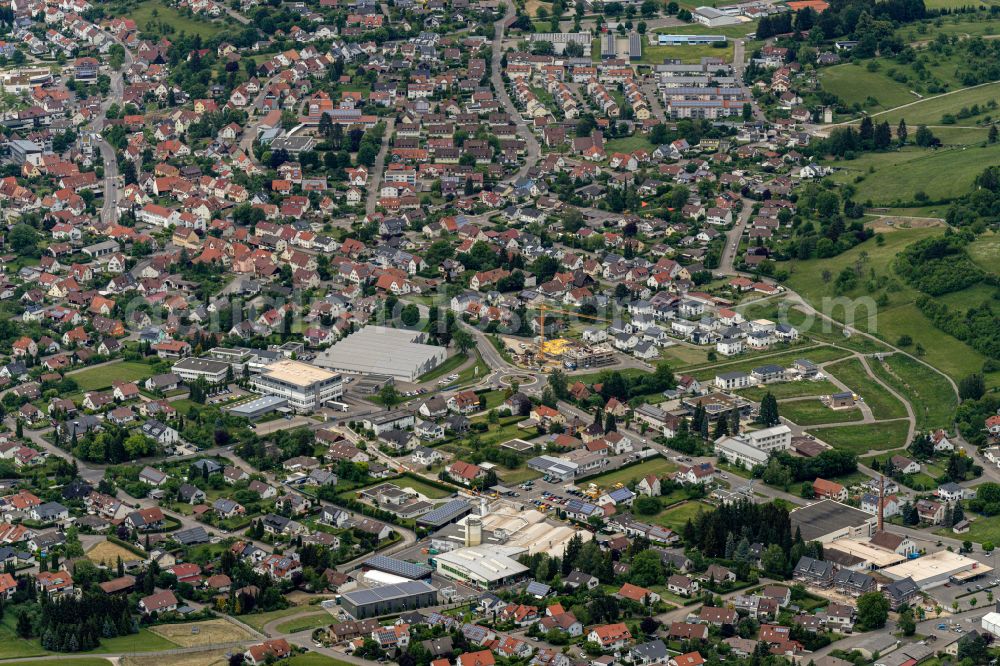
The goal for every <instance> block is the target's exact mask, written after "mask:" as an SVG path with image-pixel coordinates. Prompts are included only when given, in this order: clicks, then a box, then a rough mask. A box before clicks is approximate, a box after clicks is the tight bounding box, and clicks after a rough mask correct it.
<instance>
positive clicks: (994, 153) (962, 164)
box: [829, 118, 1000, 206]
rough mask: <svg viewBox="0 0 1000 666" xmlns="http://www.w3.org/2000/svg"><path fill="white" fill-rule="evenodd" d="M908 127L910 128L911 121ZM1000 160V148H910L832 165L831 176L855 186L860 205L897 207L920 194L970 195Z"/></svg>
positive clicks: (999, 145)
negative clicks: (990, 166)
mask: <svg viewBox="0 0 1000 666" xmlns="http://www.w3.org/2000/svg"><path fill="white" fill-rule="evenodd" d="M897 122H898V121H897ZM906 123H907V125H909V123H910V119H909V118H907V119H906ZM998 160H1000V143H995V144H992V145H986V146H980V145H972V146H952V147H946V148H938V149H936V150H935V149H931V148H919V147H917V146H908V147H906V148H903V149H902V150H898V151H892V152H888V153H867V154H865V155H863V156H861V157H859V158H857V159H854V160H841V161H835V162H830V163H829V164H830V165H831V166H833V167H834V168H836V169H837V171H835V172H834V174H833V176H832V178H833V180H834V181H835V182H839V183H852V184H853V185H854V187H855V189H856V194H855V199H856V200H857V201H861V202H867V201H871V202H872V203H873V204H874V205H876V206H893V205H899V204H908V203H910V202H912V201H914V200H915V197H916V196H917V193H918V192H923V193H924V194H926V195H927V196H928V197H929V198H930V199H932V200H935V201H941V200H946V199H953V198H955V197H958V196H961V195H963V194H966V193H967V192H968V191H969V190H970V189H971V187H972V183H973V181H974V180H975V179H976V176H978V175H979V174H980V173H981V172H982V171H983V169H984V168H985V165H987V164H995V163H996V162H997V161H998Z"/></svg>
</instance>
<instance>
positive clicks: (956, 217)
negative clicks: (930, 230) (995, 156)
mask: <svg viewBox="0 0 1000 666" xmlns="http://www.w3.org/2000/svg"><path fill="white" fill-rule="evenodd" d="M998 217H1000V168H998V167H995V166H991V167H987V168H986V169H985V170H984V171H983V172H982V173H981V174H979V176H978V177H977V178H976V182H975V183H974V184H973V186H972V189H971V191H970V192H969V193H968V194H966V195H965V196H963V197H961V198H960V199H958V200H957V201H955V203H954V204H952V207H951V208H949V209H948V214H947V215H946V216H945V219H946V220H947V222H948V224H949V225H950V226H952V227H970V228H971V229H972V230H973V231H974V232H976V233H979V232H981V231H984V230H985V229H986V228H987V226H989V225H990V224H992V223H993V221H994V220H996V219H997V218H998Z"/></svg>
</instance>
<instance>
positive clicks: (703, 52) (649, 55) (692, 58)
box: [639, 41, 733, 65]
mask: <svg viewBox="0 0 1000 666" xmlns="http://www.w3.org/2000/svg"><path fill="white" fill-rule="evenodd" d="M725 44H726V45H725V47H722V48H718V47H715V46H713V45H712V44H690V45H687V46H650V45H649V44H648V43H646V42H645V41H644V42H643V45H642V58H640V59H639V62H641V63H644V64H647V65H662V64H663V61H664V60H680V61H681V62H690V63H697V62H701V59H702V58H722V59H723V60H725V61H726V62H731V61H732V59H733V42H731V41H728V42H726V43H725Z"/></svg>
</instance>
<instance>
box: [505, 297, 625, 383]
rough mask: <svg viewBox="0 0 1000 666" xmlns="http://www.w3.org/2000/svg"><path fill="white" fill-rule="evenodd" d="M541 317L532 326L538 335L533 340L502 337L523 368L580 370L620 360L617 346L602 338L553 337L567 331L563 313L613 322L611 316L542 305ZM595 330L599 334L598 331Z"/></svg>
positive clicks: (515, 361)
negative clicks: (616, 354)
mask: <svg viewBox="0 0 1000 666" xmlns="http://www.w3.org/2000/svg"><path fill="white" fill-rule="evenodd" d="M538 312H539V314H538V316H537V317H535V318H534V319H533V320H532V328H533V329H534V330H536V331H538V335H536V336H535V337H534V338H532V339H531V340H530V341H525V340H523V339H520V338H514V337H501V340H502V341H503V344H504V347H505V348H506V350H507V351H508V352H509V353H510V355H511V357H512V359H513V361H514V363H515V364H517V365H519V366H521V367H523V368H538V369H540V370H542V371H543V372H552V371H553V370H556V369H564V370H577V369H585V368H600V367H604V366H608V365H613V364H614V363H615V362H616V361H617V359H616V356H615V350H614V348H613V347H612V346H611V345H610V344H608V343H606V342H603V337H605V336H604V335H603V331H601V335H600V337H601V338H602V339H601V340H597V339H589V340H588V339H586V337H587V336H586V335H585V336H584V338H585V339H583V340H577V339H571V338H569V337H565V336H559V337H553V336H554V335H555V334H556V333H558V332H563V331H566V330H567V327H566V326H565V325H564V322H563V320H562V319H561V318H560V315H566V316H569V317H573V318H580V319H585V320H588V321H595V322H603V323H609V322H610V320H609V319H605V318H603V317H593V316H590V315H583V314H580V313H578V312H571V311H568V310H556V309H554V308H550V307H545V306H542V307H540V308H538ZM592 332H594V334H595V336H594V337H597V333H596V331H592Z"/></svg>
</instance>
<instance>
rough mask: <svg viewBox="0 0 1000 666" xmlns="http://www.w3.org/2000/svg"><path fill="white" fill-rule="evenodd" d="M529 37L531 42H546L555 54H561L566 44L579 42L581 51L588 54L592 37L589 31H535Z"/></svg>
mask: <svg viewBox="0 0 1000 666" xmlns="http://www.w3.org/2000/svg"><path fill="white" fill-rule="evenodd" d="M530 39H531V42H532V43H537V42H548V43H550V44H552V49H553V50H554V51H555V52H556V54H557V55H562V53H563V51H565V50H566V45H567V44H579V45H580V46H582V47H583V52H584V53H587V54H589V53H590V43H591V42H592V41H593V39H594V38H593V36H592V35H591V34H590V33H589V32H535V33H532V35H531V37H530Z"/></svg>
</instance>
